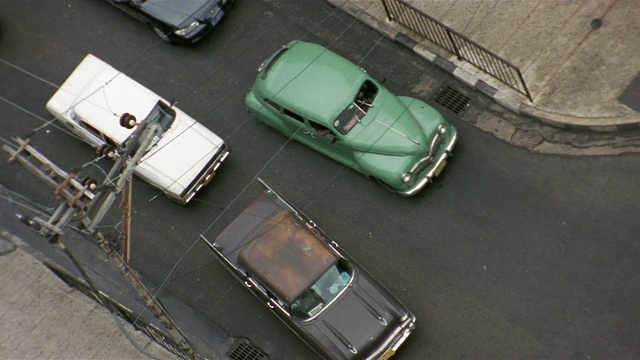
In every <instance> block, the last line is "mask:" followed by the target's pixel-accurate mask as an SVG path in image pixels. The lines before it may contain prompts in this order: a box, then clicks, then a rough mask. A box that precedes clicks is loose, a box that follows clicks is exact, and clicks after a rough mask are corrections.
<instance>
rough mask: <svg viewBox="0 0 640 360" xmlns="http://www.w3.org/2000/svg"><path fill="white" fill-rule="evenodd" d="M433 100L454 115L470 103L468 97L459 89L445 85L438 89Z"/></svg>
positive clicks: (462, 110)
mask: <svg viewBox="0 0 640 360" xmlns="http://www.w3.org/2000/svg"><path fill="white" fill-rule="evenodd" d="M434 101H435V102H436V103H438V104H440V105H442V106H443V107H444V108H445V109H448V110H450V111H451V112H453V113H454V114H456V115H460V114H462V113H463V112H464V111H465V110H467V108H469V105H470V99H469V97H468V96H466V95H464V94H463V93H461V92H460V91H458V90H456V89H454V88H452V87H451V86H448V85H445V86H443V87H441V88H440V89H439V90H438V94H437V95H436V98H435V99H434Z"/></svg>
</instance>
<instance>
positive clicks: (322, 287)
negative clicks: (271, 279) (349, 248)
mask: <svg viewBox="0 0 640 360" xmlns="http://www.w3.org/2000/svg"><path fill="white" fill-rule="evenodd" d="M350 279H351V267H350V266H349V265H348V264H347V263H346V262H345V261H339V262H338V263H336V264H335V265H333V266H332V267H331V268H329V270H327V272H325V273H324V275H322V276H321V277H320V279H318V281H316V282H315V284H313V285H312V286H311V287H310V288H309V290H307V291H305V292H304V293H303V294H302V295H300V297H299V298H298V299H297V300H296V301H294V302H293V303H292V304H291V314H292V315H293V316H295V317H298V318H303V319H308V318H311V317H313V316H315V315H317V314H318V313H320V311H322V309H323V308H324V307H325V305H327V304H328V303H330V302H331V300H333V299H334V298H335V297H336V296H337V295H338V294H339V293H340V291H341V290H342V289H344V287H345V286H347V284H348V283H349V280H350Z"/></svg>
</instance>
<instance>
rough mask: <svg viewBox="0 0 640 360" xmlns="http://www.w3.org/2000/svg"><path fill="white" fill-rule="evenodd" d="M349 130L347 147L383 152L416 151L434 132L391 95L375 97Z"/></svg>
mask: <svg viewBox="0 0 640 360" xmlns="http://www.w3.org/2000/svg"><path fill="white" fill-rule="evenodd" d="M352 132H355V133H354V134H350V136H349V138H350V143H351V147H352V148H354V149H356V150H358V151H362V152H367V153H377V154H383V155H401V156H407V155H420V154H424V153H425V152H426V151H428V149H429V139H431V138H432V137H433V136H434V135H435V132H436V129H435V127H434V128H433V129H424V128H423V127H422V126H421V125H420V123H418V121H417V120H416V118H415V117H414V115H413V113H412V112H411V111H410V110H409V108H408V107H407V106H406V105H405V104H404V103H403V102H401V101H400V100H399V99H398V98H397V97H395V96H392V95H391V96H384V98H382V99H377V101H376V102H375V103H374V106H373V107H372V108H371V109H369V112H368V113H367V115H366V116H365V117H364V118H363V119H362V121H361V123H360V124H359V125H357V126H355V127H354V128H353V130H352Z"/></svg>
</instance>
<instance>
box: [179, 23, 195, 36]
mask: <svg viewBox="0 0 640 360" xmlns="http://www.w3.org/2000/svg"><path fill="white" fill-rule="evenodd" d="M198 25H200V23H199V22H198V21H194V22H192V23H191V24H189V26H187V27H184V28H182V29H179V30H176V31H175V34H176V35H178V36H185V35H187V34H189V33H190V32H192V31H193V30H195V29H196V28H197V27H198Z"/></svg>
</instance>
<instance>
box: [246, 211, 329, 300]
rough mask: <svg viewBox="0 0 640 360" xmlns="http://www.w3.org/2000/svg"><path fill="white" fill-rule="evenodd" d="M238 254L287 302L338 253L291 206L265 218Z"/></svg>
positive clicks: (317, 275) (315, 277) (325, 267)
mask: <svg viewBox="0 0 640 360" xmlns="http://www.w3.org/2000/svg"><path fill="white" fill-rule="evenodd" d="M250 236H252V237H253V239H252V241H251V242H250V243H248V244H247V245H246V246H245V247H244V248H243V249H242V251H240V253H239V254H238V264H240V265H241V266H242V267H243V268H244V269H245V270H247V272H248V273H249V274H250V275H252V276H254V277H255V278H257V279H258V280H259V281H260V282H261V283H262V284H264V285H265V286H266V287H267V288H268V289H269V290H271V291H272V292H273V293H274V294H275V295H276V296H278V297H279V298H280V299H282V300H283V301H284V302H285V303H287V304H291V303H292V302H294V301H295V300H296V299H297V298H298V297H300V295H302V294H303V293H304V292H305V291H307V290H308V289H309V288H310V287H311V286H312V285H313V284H314V283H315V282H316V281H317V280H318V279H319V278H320V277H321V276H322V275H323V274H324V273H325V272H326V271H327V270H328V269H329V268H330V267H331V266H333V265H334V264H335V263H336V262H337V261H338V256H337V255H336V254H335V253H334V252H333V251H332V250H331V249H330V248H329V247H328V246H327V245H326V244H325V243H324V242H323V241H322V240H320V239H319V238H318V237H317V236H316V235H315V234H314V233H312V232H311V231H310V230H309V229H308V228H307V227H306V226H305V225H304V224H302V223H301V222H300V221H299V220H298V219H297V217H296V215H295V214H294V213H293V212H291V211H289V210H281V211H277V212H275V213H274V214H273V216H271V217H270V218H269V219H268V220H266V221H264V222H262V223H261V224H260V225H259V226H258V227H256V229H255V231H253V232H252V233H251V234H250Z"/></svg>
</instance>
